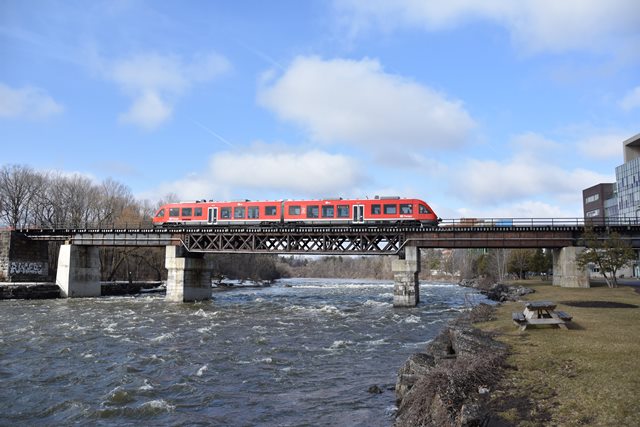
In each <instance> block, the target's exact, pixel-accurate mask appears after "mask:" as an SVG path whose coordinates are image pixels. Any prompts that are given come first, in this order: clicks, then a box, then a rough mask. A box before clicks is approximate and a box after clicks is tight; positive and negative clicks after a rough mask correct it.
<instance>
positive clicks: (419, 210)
mask: <svg viewBox="0 0 640 427" xmlns="http://www.w3.org/2000/svg"><path fill="white" fill-rule="evenodd" d="M418 212H420V213H421V214H430V213H431V212H430V211H429V209H427V207H426V206H425V205H420V206H419V209H418Z"/></svg>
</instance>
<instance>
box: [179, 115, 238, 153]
mask: <svg viewBox="0 0 640 427" xmlns="http://www.w3.org/2000/svg"><path fill="white" fill-rule="evenodd" d="M190 120H191V121H192V122H193V124H194V125H196V126H199V127H201V128H202V129H204V130H205V131H207V132H209V133H210V134H211V135H213V136H215V137H216V138H218V139H219V140H220V141H222V142H224V143H225V144H227V145H228V146H229V147H235V145H233V144H232V143H230V142H229V141H227V140H226V139H224V138H223V137H222V136H220V135H218V134H217V133H216V132H214V131H212V130H211V129H209V128H208V127H206V126H205V125H203V124H202V123H200V122H197V121H195V120H193V119H190Z"/></svg>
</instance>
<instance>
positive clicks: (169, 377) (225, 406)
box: [0, 279, 484, 426]
mask: <svg viewBox="0 0 640 427" xmlns="http://www.w3.org/2000/svg"><path fill="white" fill-rule="evenodd" d="M392 298H393V285H392V284H391V283H390V282H382V281H362V280H351V281H349V280H327V279H291V280H286V281H282V282H279V283H278V284H276V285H274V286H272V287H270V288H259V289H235V290H231V291H227V292H218V293H214V300H213V301H208V302H203V303H195V304H171V303H166V302H165V301H164V299H163V296H139V297H113V298H107V297H105V298H90V299H69V300H64V299H60V300H31V301H25V300H10V301H0V425H25V424H26V425H33V424H38V425H68V424H83V425H84V424H91V425H126V424H128V425H138V424H145V425H221V426H235V425H241V426H244V425H246V426H254V425H268V426H271V425H277V426H290V425H291V426H293V425H295V426H299V425H309V426H318V425H332V426H333V425H349V426H352V425H363V426H386V425H390V424H391V423H392V422H393V412H394V401H395V398H394V392H393V390H389V388H390V387H392V386H393V384H394V383H395V377H396V373H397V370H398V368H399V367H400V366H401V365H402V363H403V362H404V361H405V359H406V358H407V357H408V356H409V355H410V354H412V353H414V352H417V351H420V350H421V349H422V348H424V346H425V344H426V343H427V342H428V341H429V340H430V339H432V338H433V337H434V336H435V335H436V334H437V333H438V332H439V330H440V329H441V328H442V327H443V326H444V325H445V324H446V322H447V321H448V320H450V319H451V318H453V317H455V316H457V315H458V313H459V312H460V311H462V310H465V309H466V308H468V307H469V306H470V304H476V303H478V302H481V301H484V298H483V297H481V296H480V295H477V294H475V293H473V291H471V290H469V289H466V288H461V287H458V286H455V285H443V284H427V283H423V284H422V285H421V298H422V300H423V302H422V303H421V304H420V305H419V306H418V307H416V308H411V309H394V308H393V307H392ZM374 384H375V385H378V386H379V387H380V388H381V389H383V390H384V392H383V393H381V394H372V393H369V392H368V391H367V389H368V388H369V387H370V386H371V385H374Z"/></svg>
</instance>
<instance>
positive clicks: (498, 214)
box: [455, 200, 582, 219]
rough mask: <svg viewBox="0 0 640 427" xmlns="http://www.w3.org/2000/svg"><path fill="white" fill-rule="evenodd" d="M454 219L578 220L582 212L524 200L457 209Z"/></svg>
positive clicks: (577, 209) (577, 208) (576, 209)
mask: <svg viewBox="0 0 640 427" xmlns="http://www.w3.org/2000/svg"><path fill="white" fill-rule="evenodd" d="M455 217H456V218H537V219H548V218H555V219H559V218H580V217H582V211H581V210H580V208H579V207H577V205H576V208H575V209H571V210H567V209H566V207H560V206H557V205H554V204H550V203H545V202H540V201H536V200H525V201H521V202H516V203H510V204H504V205H500V206H495V207H494V206H492V207H489V208H480V209H474V210H473V211H471V210H470V209H468V208H462V209H458V210H457V211H456V215H455Z"/></svg>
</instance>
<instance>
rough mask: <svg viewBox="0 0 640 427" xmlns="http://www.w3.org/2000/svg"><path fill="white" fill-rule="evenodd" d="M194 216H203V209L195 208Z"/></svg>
mask: <svg viewBox="0 0 640 427" xmlns="http://www.w3.org/2000/svg"><path fill="white" fill-rule="evenodd" d="M193 216H202V208H195V209H194V210H193Z"/></svg>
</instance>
